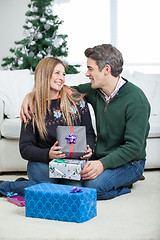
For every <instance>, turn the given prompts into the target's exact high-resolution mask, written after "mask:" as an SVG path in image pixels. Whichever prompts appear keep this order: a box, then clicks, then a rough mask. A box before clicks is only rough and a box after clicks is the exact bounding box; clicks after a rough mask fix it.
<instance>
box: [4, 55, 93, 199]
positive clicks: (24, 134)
mask: <svg viewBox="0 0 160 240" xmlns="http://www.w3.org/2000/svg"><path fill="white" fill-rule="evenodd" d="M64 83H65V65H64V63H63V62H62V61H61V60H59V59H57V58H54V57H48V58H44V59H43V60H41V61H40V62H39V64H38V66H37V68H36V70H35V82H34V88H33V91H32V93H31V105H30V106H32V109H30V114H31V116H32V117H31V119H28V120H27V122H26V123H22V126H21V134H20V143H19V147H20V153H21V156H22V157H23V158H24V159H26V160H28V165H27V174H28V178H29V180H27V179H26V180H25V179H23V178H20V179H17V180H16V181H15V182H9V181H5V182H1V183H0V193H1V195H5V196H7V192H16V193H18V195H20V196H24V188H25V187H28V186H31V185H34V184H37V183H40V182H53V183H61V184H71V185H77V184H78V185H81V184H82V182H81V181H80V182H77V181H74V180H67V179H49V161H51V160H52V159H53V158H56V159H57V158H65V154H63V153H62V151H61V147H60V146H58V142H57V141H56V128H57V126H59V125H61V126H66V125H68V126H71V125H77V126H78V125H84V126H86V133H87V144H88V145H87V153H86V155H84V156H83V157H82V159H88V158H90V157H91V155H92V149H93V148H94V144H95V135H94V131H93V128H92V124H91V117H90V113H89V109H88V106H87V103H86V102H85V101H84V99H83V96H84V95H82V94H80V93H79V92H77V91H76V90H74V89H71V88H69V87H68V86H66V85H64ZM90 147H91V148H90Z"/></svg>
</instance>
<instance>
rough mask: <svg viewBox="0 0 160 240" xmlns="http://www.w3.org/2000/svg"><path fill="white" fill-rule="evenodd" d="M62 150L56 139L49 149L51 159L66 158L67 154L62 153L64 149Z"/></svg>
mask: <svg viewBox="0 0 160 240" xmlns="http://www.w3.org/2000/svg"><path fill="white" fill-rule="evenodd" d="M60 150H61V147H60V146H58V141H56V142H55V144H54V145H53V146H52V147H51V149H50V151H49V159H58V158H61V159H62V158H65V157H66V155H65V154H64V153H62V151H60Z"/></svg>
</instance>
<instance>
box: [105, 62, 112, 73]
mask: <svg viewBox="0 0 160 240" xmlns="http://www.w3.org/2000/svg"><path fill="white" fill-rule="evenodd" d="M109 73H111V66H110V65H109V64H106V66H105V67H104V74H105V76H107V75H108V74H109Z"/></svg>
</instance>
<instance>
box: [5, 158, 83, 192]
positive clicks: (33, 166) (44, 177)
mask: <svg viewBox="0 0 160 240" xmlns="http://www.w3.org/2000/svg"><path fill="white" fill-rule="evenodd" d="M27 174H28V178H29V181H20V182H13V181H5V182H3V183H0V192H1V193H2V194H3V195H5V196H7V193H8V192H14V193H18V195H20V196H22V197H24V189H25V188H26V187H30V186H32V185H35V184H38V183H42V182H46V183H55V184H65V185H73V186H82V180H81V181H75V180H68V179H58V178H49V165H48V164H45V163H40V162H28V165H27Z"/></svg>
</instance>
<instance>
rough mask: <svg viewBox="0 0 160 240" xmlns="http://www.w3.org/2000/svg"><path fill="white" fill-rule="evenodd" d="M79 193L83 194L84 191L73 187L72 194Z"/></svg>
mask: <svg viewBox="0 0 160 240" xmlns="http://www.w3.org/2000/svg"><path fill="white" fill-rule="evenodd" d="M77 192H83V190H82V189H81V188H79V189H78V188H77V187H73V189H72V191H71V193H77Z"/></svg>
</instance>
